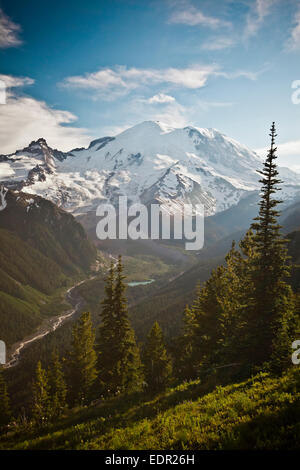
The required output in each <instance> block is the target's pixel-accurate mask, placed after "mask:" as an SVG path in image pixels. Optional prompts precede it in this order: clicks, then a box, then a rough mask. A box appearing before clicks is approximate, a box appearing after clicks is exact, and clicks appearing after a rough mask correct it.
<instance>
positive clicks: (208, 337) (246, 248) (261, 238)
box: [183, 123, 297, 376]
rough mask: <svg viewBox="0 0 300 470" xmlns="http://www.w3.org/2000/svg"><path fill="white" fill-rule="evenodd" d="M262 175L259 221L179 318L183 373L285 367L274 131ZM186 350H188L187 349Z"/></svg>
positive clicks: (288, 299)
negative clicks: (183, 342) (182, 320)
mask: <svg viewBox="0 0 300 470" xmlns="http://www.w3.org/2000/svg"><path fill="white" fill-rule="evenodd" d="M270 135H271V149H270V151H269V153H268V156H267V159H266V162H265V164H264V168H263V170H262V171H260V172H259V173H260V174H261V175H262V178H261V180H260V182H261V183H262V192H261V201H260V210H259V216H258V217H257V218H256V219H255V220H254V222H253V224H252V226H251V229H250V230H249V231H248V232H247V234H246V236H245V237H244V239H243V240H242V241H241V242H240V245H239V248H240V249H239V250H237V249H236V248H235V246H234V244H233V246H232V248H231V250H230V252H229V253H228V255H227V256H226V264H225V266H220V267H218V268H217V269H216V270H215V271H213V273H212V274H211V277H210V278H209V279H208V281H207V282H206V283H205V284H204V286H203V287H202V288H201V289H200V290H199V291H198V294H197V298H196V301H195V302H194V304H193V305H192V307H191V308H190V309H187V310H186V313H185V331H184V334H183V340H184V339H185V340H186V346H185V349H184V352H185V364H186V370H189V371H190V372H192V373H193V376H195V375H199V373H200V371H203V369H204V370H205V368H207V369H209V367H212V366H213V365H216V366H220V365H226V364H228V363H231V362H239V363H241V364H243V368H244V370H246V369H248V370H249V368H251V367H253V366H261V365H262V364H263V363H264V362H267V361H268V362H269V364H271V365H272V367H273V368H277V369H280V368H282V367H285V366H286V365H287V364H288V363H289V362H290V347H291V342H292V339H291V334H292V331H295V329H296V326H295V325H296V324H297V322H296V321H295V306H294V295H293V292H292V290H291V287H290V286H289V285H288V284H287V282H286V278H287V276H288V275H289V266H288V256H287V249H286V240H285V239H284V238H283V237H282V235H281V234H280V225H279V224H278V222H277V219H278V216H279V211H278V210H277V205H278V204H279V203H280V201H279V200H277V199H276V198H275V197H274V193H275V192H276V191H277V190H279V189H280V188H279V187H278V184H279V183H280V180H279V179H278V171H277V168H276V163H275V160H276V147H275V136H276V134H275V125H274V123H273V125H272V128H271V134H270ZM187 344H188V347H187Z"/></svg>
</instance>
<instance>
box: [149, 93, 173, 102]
mask: <svg viewBox="0 0 300 470" xmlns="http://www.w3.org/2000/svg"><path fill="white" fill-rule="evenodd" d="M147 101H148V103H150V104H153V103H172V102H173V101H175V98H174V97H173V96H170V95H165V94H164V93H158V94H157V95H154V96H152V97H151V98H149V99H148V100H147Z"/></svg>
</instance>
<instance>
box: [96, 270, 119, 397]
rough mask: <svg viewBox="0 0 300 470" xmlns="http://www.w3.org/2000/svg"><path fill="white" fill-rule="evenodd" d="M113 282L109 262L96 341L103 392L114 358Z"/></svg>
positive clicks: (107, 385)
mask: <svg viewBox="0 0 300 470" xmlns="http://www.w3.org/2000/svg"><path fill="white" fill-rule="evenodd" d="M114 282H115V270H114V264H113V262H112V261H111V264H110V269H109V272H108V275H107V277H106V280H105V297H104V300H103V301H102V312H101V325H100V327H99V336H98V341H97V352H98V353H99V358H98V369H99V379H100V383H101V385H102V389H103V390H105V389H106V390H107V388H108V387H109V384H111V383H112V374H113V364H114V358H113V354H112V349H113V346H114V338H113V333H114Z"/></svg>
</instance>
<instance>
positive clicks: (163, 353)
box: [143, 322, 172, 391]
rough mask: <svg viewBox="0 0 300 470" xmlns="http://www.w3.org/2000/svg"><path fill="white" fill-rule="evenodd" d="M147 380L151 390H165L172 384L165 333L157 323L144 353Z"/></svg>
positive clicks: (149, 335)
mask: <svg viewBox="0 0 300 470" xmlns="http://www.w3.org/2000/svg"><path fill="white" fill-rule="evenodd" d="M143 364H144V371H145V380H146V383H147V386H148V389H149V390H153V391H160V390H164V389H165V388H166V387H167V386H168V384H169V383H170V379H171V375H172V363H171V360H170V358H169V356H168V353H167V350H166V347H165V344H164V338H163V332H162V330H161V328H160V326H159V324H158V323H157V322H155V323H154V325H153V327H152V329H151V330H150V332H149V334H148V337H147V341H146V344H145V347H144V352H143Z"/></svg>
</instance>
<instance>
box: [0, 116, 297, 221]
mask: <svg viewBox="0 0 300 470" xmlns="http://www.w3.org/2000/svg"><path fill="white" fill-rule="evenodd" d="M261 164H262V160H261V158H260V157H259V156H258V155H257V154H256V153H255V152H253V151H251V150H249V149H247V148H246V147H245V146H243V145H241V144H239V143H238V142H236V141H235V140H233V139H231V138H229V137H227V136H225V135H223V134H221V133H220V132H219V131H217V130H215V129H201V128H196V127H185V128H183V129H176V128H170V127H166V126H164V125H163V124H161V123H159V122H153V121H146V122H142V123H141V124H138V125H136V126H134V127H132V128H130V129H127V130H126V131H124V132H122V133H120V134H119V135H117V136H115V137H104V138H101V139H97V140H95V141H93V142H91V144H90V146H89V148H87V149H75V150H72V151H71V152H67V153H63V152H59V151H57V150H53V149H51V148H50V147H48V145H47V143H46V141H45V140H44V139H39V140H38V141H36V142H32V143H31V144H30V145H29V146H28V147H27V148H26V149H24V150H19V151H17V152H16V153H15V154H13V155H8V156H0V181H1V182H2V183H3V184H5V185H6V186H11V187H14V185H16V183H19V185H17V186H15V187H16V189H22V191H25V192H28V193H31V194H38V195H41V196H43V197H45V198H47V199H50V200H51V201H53V202H55V203H57V204H58V205H60V206H62V207H63V208H65V209H66V210H69V211H71V212H73V213H74V214H75V215H76V214H79V213H85V212H88V211H93V210H95V209H96V207H97V205H98V204H99V202H101V201H110V202H112V203H116V201H117V200H118V197H119V196H120V195H126V196H127V197H128V200H129V202H142V203H144V204H150V203H153V202H160V203H163V204H165V205H167V206H168V208H169V209H170V210H175V211H176V210H178V208H179V207H180V206H182V203H192V204H196V203H203V204H204V205H205V210H206V215H212V214H215V213H216V212H221V211H223V210H225V209H227V208H229V207H231V206H232V205H235V204H237V203H238V202H239V200H240V199H241V198H243V197H244V196H246V195H247V194H249V192H252V191H255V190H258V189H259V187H260V185H259V182H258V180H259V175H258V173H257V170H258V169H259V168H260V167H261ZM281 177H282V179H283V180H284V184H283V190H282V193H281V196H282V198H283V199H291V200H292V199H293V198H295V196H297V195H299V194H300V174H297V173H294V172H293V171H291V170H289V169H287V168H283V169H281Z"/></svg>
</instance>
